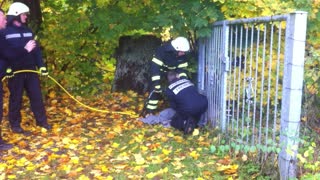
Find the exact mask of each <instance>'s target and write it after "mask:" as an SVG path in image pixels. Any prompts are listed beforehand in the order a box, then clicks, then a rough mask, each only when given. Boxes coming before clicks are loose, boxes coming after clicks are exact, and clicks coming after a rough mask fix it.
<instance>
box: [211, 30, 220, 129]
mask: <svg viewBox="0 0 320 180" xmlns="http://www.w3.org/2000/svg"><path fill="white" fill-rule="evenodd" d="M218 31H219V27H215V28H214V31H213V33H214V34H213V41H212V82H211V87H212V89H213V92H214V93H213V106H214V108H213V112H212V115H213V118H214V120H215V126H217V125H218V118H217V113H218V112H217V110H218V108H217V100H218V97H217V96H218V92H217V86H216V82H217V64H218V61H219V60H218V59H217V44H218V43H217V41H218V38H219V36H218Z"/></svg>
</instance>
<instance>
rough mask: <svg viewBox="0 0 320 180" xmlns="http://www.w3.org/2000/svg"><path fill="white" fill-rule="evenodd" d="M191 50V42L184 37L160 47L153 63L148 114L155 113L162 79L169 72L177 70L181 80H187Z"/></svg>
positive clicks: (147, 105) (147, 106) (147, 107)
mask: <svg viewBox="0 0 320 180" xmlns="http://www.w3.org/2000/svg"><path fill="white" fill-rule="evenodd" d="M189 50H190V45H189V41H188V40H187V39H186V38H184V37H177V38H176V39H174V40H172V41H171V42H168V43H165V44H164V45H162V46H160V47H159V48H158V49H157V50H156V53H155V55H154V56H153V59H152V61H151V67H150V70H151V91H150V95H149V98H148V101H147V104H146V107H145V108H146V112H145V113H146V114H150V113H153V112H154V111H155V110H156V109H157V107H158V102H159V99H160V94H161V92H162V89H161V78H163V77H165V74H166V72H167V71H170V70H175V71H176V72H177V73H178V75H179V77H180V78H185V79H186V78H187V71H186V68H187V67H188V62H187V60H186V52H188V51H189Z"/></svg>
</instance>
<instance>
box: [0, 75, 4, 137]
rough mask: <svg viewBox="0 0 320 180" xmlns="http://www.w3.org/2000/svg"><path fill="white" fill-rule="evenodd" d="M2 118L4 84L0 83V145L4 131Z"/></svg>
mask: <svg viewBox="0 0 320 180" xmlns="http://www.w3.org/2000/svg"><path fill="white" fill-rule="evenodd" d="M1 79H2V78H1ZM2 118H3V87H2V82H0V143H1V142H2V131H1V130H2Z"/></svg>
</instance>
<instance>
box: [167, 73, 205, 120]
mask: <svg viewBox="0 0 320 180" xmlns="http://www.w3.org/2000/svg"><path fill="white" fill-rule="evenodd" d="M166 94H167V97H168V99H169V101H170V105H171V107H173V108H174V109H176V110H177V111H179V112H181V113H187V114H190V115H194V114H195V113H197V112H200V111H203V109H206V106H207V100H206V97H204V96H203V95H201V94H199V93H198V91H197V89H196V87H195V86H194V84H193V83H192V82H191V81H190V80H188V79H176V80H174V81H172V82H171V83H170V85H169V86H168V89H167V92H166Z"/></svg>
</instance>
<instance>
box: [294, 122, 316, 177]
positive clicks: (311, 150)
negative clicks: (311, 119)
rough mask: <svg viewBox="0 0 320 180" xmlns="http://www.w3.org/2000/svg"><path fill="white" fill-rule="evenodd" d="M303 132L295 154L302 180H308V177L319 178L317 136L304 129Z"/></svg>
mask: <svg viewBox="0 0 320 180" xmlns="http://www.w3.org/2000/svg"><path fill="white" fill-rule="evenodd" d="M304 128H305V129H304V130H305V132H304V134H302V136H301V138H300V147H299V152H298V154H297V158H298V162H299V163H298V164H299V168H300V172H304V174H302V175H301V177H302V179H308V177H310V175H314V176H319V174H317V173H318V172H319V171H320V154H319V141H320V139H319V135H318V134H317V133H315V132H313V131H311V130H310V129H307V128H306V127H304Z"/></svg>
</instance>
